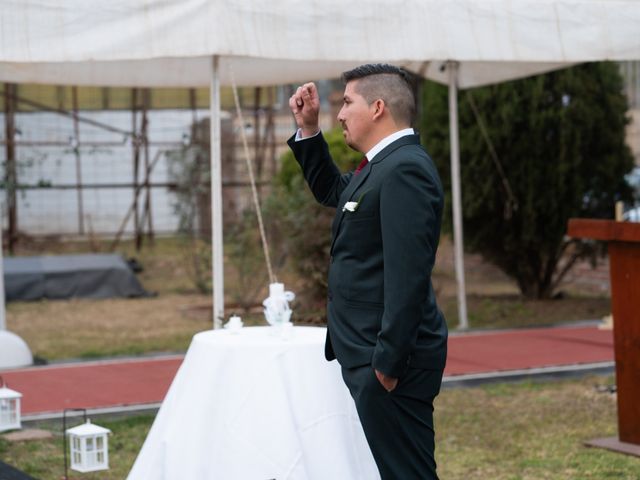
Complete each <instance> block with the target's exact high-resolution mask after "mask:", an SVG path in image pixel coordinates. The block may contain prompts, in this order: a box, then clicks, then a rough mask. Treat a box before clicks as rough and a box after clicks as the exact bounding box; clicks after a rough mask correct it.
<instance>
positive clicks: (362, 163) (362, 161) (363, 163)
mask: <svg viewBox="0 0 640 480" xmlns="http://www.w3.org/2000/svg"><path fill="white" fill-rule="evenodd" d="M367 163H369V160H367V157H366V156H365V157H362V160H361V161H360V165H358V168H356V171H355V172H353V176H356V175H357V174H359V173H360V170H362V169H363V168H364V167H366V166H367Z"/></svg>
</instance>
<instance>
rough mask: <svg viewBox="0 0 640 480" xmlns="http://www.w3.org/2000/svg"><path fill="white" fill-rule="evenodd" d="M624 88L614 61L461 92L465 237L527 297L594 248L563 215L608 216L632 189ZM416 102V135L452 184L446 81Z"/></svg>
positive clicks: (544, 291)
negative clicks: (574, 233)
mask: <svg viewBox="0 0 640 480" xmlns="http://www.w3.org/2000/svg"><path fill="white" fill-rule="evenodd" d="M622 89H623V82H622V78H621V76H620V74H619V72H618V69H617V66H616V65H615V64H613V63H590V64H584V65H580V66H576V67H573V68H569V69H565V70H559V71H555V72H552V73H548V74H546V75H540V76H536V77H532V78H527V79H524V80H518V81H513V82H509V83H504V84H501V85H495V86H489V87H483V88H477V89H473V90H470V91H467V92H463V93H461V95H460V106H459V110H460V111H459V118H460V157H461V187H462V208H463V228H464V235H465V246H466V247H467V249H469V250H470V251H475V252H478V253H480V254H482V256H483V257H484V258H485V259H487V260H488V261H490V262H492V263H494V264H495V265H497V266H498V267H499V268H501V269H502V270H503V271H504V272H505V273H506V274H507V275H509V276H510V277H512V278H513V279H515V280H516V282H517V284H518V286H519V288H520V290H521V292H522V293H523V294H524V295H525V296H527V297H531V298H549V297H551V296H552V295H553V293H554V290H555V289H556V288H557V286H558V284H559V282H560V280H561V279H562V277H563V276H564V274H565V273H566V272H567V271H568V270H569V269H570V267H571V266H572V265H573V263H574V262H575V261H576V260H577V259H579V258H583V257H584V256H586V255H588V254H591V253H593V246H592V244H589V243H588V242H579V241H573V240H569V239H566V238H565V233H566V229H567V221H568V219H569V218H570V217H593V218H611V217H612V216H613V212H614V203H615V201H616V200H620V199H625V200H628V199H629V198H630V189H629V187H628V185H627V184H626V183H625V182H624V175H625V174H626V173H628V172H629V171H630V170H631V168H632V166H633V158H632V155H631V152H630V150H629V148H628V147H627V145H626V144H625V125H626V124H627V123H628V119H627V117H626V112H627V101H626V98H625V96H624V94H623V91H622ZM423 102H424V103H423V106H424V110H425V114H424V115H423V118H422V121H421V129H422V131H423V136H424V138H423V142H424V143H425V144H426V145H427V150H428V151H429V152H430V153H431V154H432V156H433V158H434V160H435V161H436V163H437V164H438V167H439V170H440V173H441V176H442V180H443V183H444V184H445V188H446V189H447V190H449V191H450V175H449V165H448V161H449V130H448V111H447V91H446V88H445V87H442V86H439V85H435V84H433V83H429V84H426V85H425V87H424V88H423ZM483 129H484V131H485V132H486V135H485V134H483ZM487 138H488V139H489V140H490V144H491V146H489V144H488V142H487ZM447 203H448V206H450V202H447ZM450 218H451V214H450V213H448V214H446V215H445V219H446V220H445V221H447V220H448V221H449V222H450V220H449V219H450ZM448 227H449V228H450V224H449V225H448Z"/></svg>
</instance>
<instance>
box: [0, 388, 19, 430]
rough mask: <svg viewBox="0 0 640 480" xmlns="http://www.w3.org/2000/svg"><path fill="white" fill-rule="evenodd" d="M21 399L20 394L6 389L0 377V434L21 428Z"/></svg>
mask: <svg viewBox="0 0 640 480" xmlns="http://www.w3.org/2000/svg"><path fill="white" fill-rule="evenodd" d="M21 398H22V394H21V393H18V392H16V391H15V390H11V389H10V388H8V387H7V385H5V383H4V380H2V377H0V432H4V431H5V430H15V429H18V428H21V425H20V399H21Z"/></svg>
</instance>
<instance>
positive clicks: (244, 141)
mask: <svg viewBox="0 0 640 480" xmlns="http://www.w3.org/2000/svg"><path fill="white" fill-rule="evenodd" d="M230 74H231V88H232V90H233V100H234V102H235V104H236V113H237V115H238V120H239V121H240V125H241V128H240V136H241V137H242V147H243V150H244V157H245V160H246V161H247V170H248V171H249V181H250V184H251V192H252V194H253V206H254V207H255V210H256V215H257V217H258V225H259V227H260V238H261V239H262V250H263V251H264V258H265V261H266V263H267V270H268V272H269V283H275V282H277V281H278V279H277V278H276V277H275V275H274V274H273V268H272V267H271V256H270V255H269V244H268V243H267V235H266V233H265V230H264V222H263V221H262V211H261V209H260V201H259V199H258V189H257V188H256V180H255V177H254V175H253V165H252V163H251V156H250V155H249V145H248V143H247V134H246V132H245V131H244V118H243V116H242V110H241V108H240V100H239V98H238V87H237V86H236V79H235V77H234V75H233V68H231V67H230Z"/></svg>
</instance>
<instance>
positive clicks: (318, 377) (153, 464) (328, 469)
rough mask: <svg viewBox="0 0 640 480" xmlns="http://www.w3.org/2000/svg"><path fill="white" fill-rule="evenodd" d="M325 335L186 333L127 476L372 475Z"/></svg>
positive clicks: (155, 479)
mask: <svg viewBox="0 0 640 480" xmlns="http://www.w3.org/2000/svg"><path fill="white" fill-rule="evenodd" d="M325 334H326V329H324V328H317V327H294V328H293V330H292V332H291V337H290V338H289V339H288V340H285V339H283V338H281V337H280V336H277V335H273V330H272V327H249V328H243V329H242V330H241V331H240V332H239V333H237V334H233V333H231V332H229V331H226V330H215V331H213V330H212V331H207V332H202V333H198V334H197V335H195V336H194V337H193V340H192V342H191V346H190V347H189V351H188V352H187V355H186V357H185V359H184V362H183V364H182V366H181V367H180V370H179V371H178V373H177V374H176V377H175V379H174V380H173V383H172V385H171V388H170V389H169V392H168V393H167V396H166V398H165V400H164V402H163V404H162V406H161V408H160V411H159V412H158V415H157V417H156V419H155V421H154V423H153V426H152V428H151V430H150V432H149V434H148V436H147V439H146V440H145V443H144V445H143V447H142V450H141V451H140V454H139V455H138V458H137V459H136V462H135V464H134V466H133V468H132V470H131V472H130V473H129V477H128V479H129V480H163V479H164V480H208V479H211V480H212V479H216V480H268V479H277V480H289V479H290V480H298V479H299V480H307V479H309V480H311V479H314V480H315V479H318V480H358V479H362V480H372V479H373V480H375V479H379V478H380V476H379V474H378V471H377V469H376V466H375V463H374V460H373V457H372V455H371V452H370V450H369V447H368V445H367V443H366V440H365V437H364V433H363V431H362V426H361V425H360V421H359V419H358V415H357V413H356V411H355V407H354V404H353V400H352V399H351V396H350V395H349V391H348V390H347V388H346V386H345V385H344V383H343V381H342V378H341V374H340V367H339V365H338V364H337V362H335V361H334V362H327V361H326V360H325V359H324V353H323V352H324V338H325Z"/></svg>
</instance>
